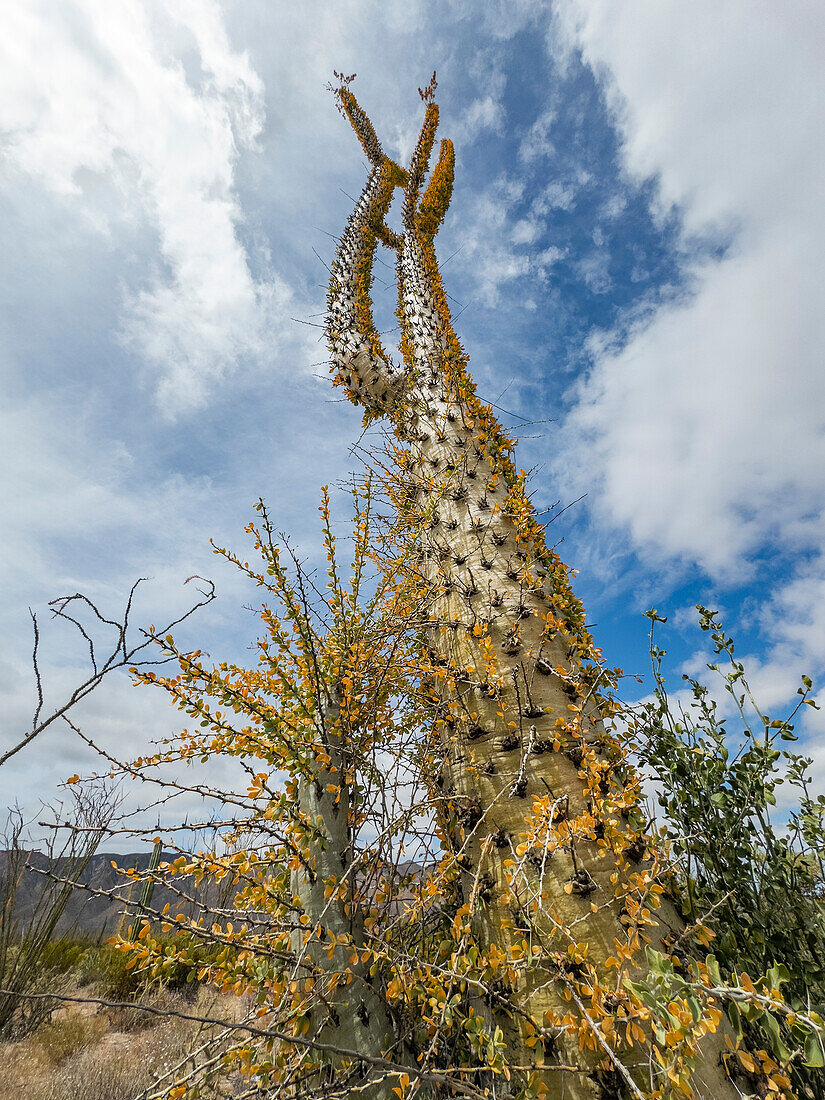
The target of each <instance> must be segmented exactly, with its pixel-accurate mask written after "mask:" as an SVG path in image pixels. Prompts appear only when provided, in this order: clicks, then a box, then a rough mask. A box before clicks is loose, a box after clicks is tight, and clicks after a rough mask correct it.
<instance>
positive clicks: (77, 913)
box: [0, 850, 225, 939]
mask: <svg viewBox="0 0 825 1100" xmlns="http://www.w3.org/2000/svg"><path fill="white" fill-rule="evenodd" d="M178 855H179V853H177V852H164V853H163V854H162V856H161V859H162V860H174V859H176V858H177V856H178ZM25 856H26V867H25V869H24V870H23V873H22V874H21V876H20V881H19V883H18V886H17V895H16V899H15V907H14V910H15V917H16V918H17V919H18V920H19V921H20V925H21V927H25V923H26V920H27V918H28V917H30V916H31V914H32V912H33V910H34V908H35V906H36V905H37V901H38V898H39V897H40V896H41V895H42V891H43V888H44V884H45V882H46V878H45V877H44V873H47V872H48V871H49V870H51V871H52V872H53V873H54V874H56V875H58V876H59V875H60V861H59V860H57V861H55V863H54V864H52V865H51V866H50V860H49V858H48V856H46V855H45V854H44V853H43V852H39V851H36V850H33V851H29V852H26V853H25ZM150 858H151V852H146V851H144V852H139V853H135V854H131V855H123V854H121V853H107V852H98V853H96V854H95V855H93V856H92V857H91V859H90V860H89V862H88V864H87V865H86V868H85V870H84V872H83V874H82V875H81V876H80V880H79V886H78V887H77V888H76V889H75V890H73V891H72V894H71V897H70V898H69V902H68V904H67V906H66V909H65V911H64V913H63V915H62V917H61V918H60V922H59V924H58V926H57V932H58V934H64V933H72V934H76V935H78V936H84V937H90V938H93V939H98V938H100V939H105V938H107V937H108V936H112V935H114V934H115V932H116V931H117V930H118V927H119V926H120V925H121V921H122V920H124V921H125V920H127V919H128V918H124V917H123V913H124V910H129V911H131V912H134V908H135V906H136V905H137V902H138V899H139V897H140V889H141V885H140V883H133V882H131V881H130V880H129V879H128V878H126V877H125V876H124V875H122V874H120V873H119V872H118V871H117V870H116V869H115V867H113V866H112V864H113V863H115V864H117V866H118V867H123V868H129V867H135V868H137V869H138V870H145V869H146V867H148V865H149V860H150ZM8 863H9V853H8V852H7V851H0V881H2V879H3V878H4V877H5V874H6V871H7V868H8ZM176 884H177V887H178V889H179V890H181V891H182V892H183V893H185V894H188V895H189V896H190V897H194V898H195V899H197V900H196V903H195V904H194V905H193V904H189V903H186V902H185V901H182V900H181V898H180V897H179V896H178V894H176V893H174V892H173V891H171V890H170V889H169V888H168V887H166V886H164V885H163V884H161V883H158V884H157V885H156V886H155V889H154V893H153V895H152V901H151V907H152V908H153V909H163V907H164V905H166V903H167V902H168V903H169V905H170V907H171V911H172V913H187V914H192V912H193V910H194V909H199V908H201V905H202V904H203V902H204V901H205V900H206V896H205V894H204V891H203V890H200V891H198V890H196V889H195V888H194V884H193V883H192V881H191V880H189V879H185V878H180V879H176ZM84 887H87V888H88V889H84ZM212 894H213V895H214V894H215V888H214V885H213V887H212ZM210 900H214V899H213V898H211V899H210ZM198 903H200V904H198ZM218 904H221V903H220V902H218ZM223 904H225V902H224V903H223Z"/></svg>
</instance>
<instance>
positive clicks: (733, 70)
mask: <svg viewBox="0 0 825 1100" xmlns="http://www.w3.org/2000/svg"><path fill="white" fill-rule="evenodd" d="M0 53H2V54H3V55H4V56H3V57H2V64H0V204H2V211H3V216H2V226H3V228H2V235H3V248H2V259H0V271H2V300H1V301H0V386H2V395H3V397H2V403H0V459H1V460H2V466H3V470H4V476H3V478H2V482H1V483H0V496H2V515H3V517H4V522H3V534H2V538H0V710H2V712H3V721H2V737H3V744H4V746H5V745H10V744H12V743H13V742H14V741H15V740H17V739H18V737H19V736H20V735H22V733H23V732H25V730H26V729H27V725H28V722H29V721H30V717H31V712H32V710H33V707H34V701H35V692H34V685H33V679H32V671H31V648H32V637H31V618H30V613H29V609H30V608H31V609H32V610H33V611H35V612H36V613H37V614H38V616H39V619H40V626H41V634H42V643H41V644H42V649H41V667H42V672H43V679H44V683H45V686H46V696H47V698H46V703H47V705H48V704H49V702H50V701H54V702H55V703H57V702H59V701H60V700H61V699H62V698H63V696H64V695H65V694H66V692H67V690H70V688H71V686H73V685H74V684H75V683H76V682H78V680H79V679H81V678H83V676H84V675H85V673H84V671H83V670H84V667H85V666H84V658H85V654H84V649H83V646H82V644H80V643H81V642H82V639H78V638H76V637H73V636H72V635H71V632H70V631H69V630H67V629H66V624H62V623H59V622H53V621H50V618H49V612H48V602H49V600H52V599H55V598H57V597H59V596H63V595H67V594H71V593H74V592H78V591H80V592H84V593H86V594H87V595H89V596H90V597H91V598H93V599H94V600H95V601H96V602H97V603H98V604H99V606H100V607H101V608H102V609H103V610H105V611H106V612H108V613H110V614H112V615H116V614H117V613H118V612H119V610H120V608H121V607H122V605H123V603H124V601H125V598H126V595H127V593H128V590H129V588H130V585H131V584H132V583H133V581H134V580H135V579H136V578H138V577H145V578H147V581H146V583H145V584H144V585H142V586H141V595H140V597H139V600H138V603H137V606H136V608H135V621H136V623H138V624H139V623H144V624H148V623H156V624H157V623H161V622H164V621H166V620H169V619H171V618H173V617H174V616H175V614H176V613H177V612H178V611H179V610H180V609H182V608H184V607H185V606H186V605H187V601H188V599H189V597H190V595H191V592H190V589H191V585H190V586H189V587H187V586H186V585H185V584H184V582H185V580H186V578H187V577H189V576H191V575H192V574H200V575H201V576H205V577H210V578H211V579H212V580H214V582H215V584H216V586H217V590H218V594H219V596H218V599H217V600H216V601H215V603H214V604H212V605H211V606H210V607H209V608H208V609H207V610H206V611H205V612H203V613H201V614H199V616H198V617H197V618H196V619H195V620H193V621H192V622H191V623H190V624H188V627H187V628H186V629H185V630H183V631H182V632H181V634H180V639H181V643H182V644H189V643H191V645H193V646H194V645H196V646H198V647H199V648H202V649H204V650H205V651H207V652H209V653H210V654H211V655H212V657H213V658H214V659H215V660H216V661H217V660H222V659H229V660H231V659H235V660H243V659H246V658H247V657H248V656H249V653H248V650H249V646H250V644H251V643H252V642H253V641H254V638H255V636H256V622H255V617H254V613H253V612H252V611H251V610H250V606H251V605H254V603H255V600H256V595H255V592H254V590H252V589H250V588H249V587H248V586H246V585H244V583H243V582H242V579H241V578H240V577H239V576H237V575H236V573H235V572H234V571H233V570H232V569H231V568H230V567H229V566H227V565H226V564H225V563H224V562H222V561H221V560H219V559H217V558H216V557H215V556H214V555H213V553H212V549H211V546H210V539H213V540H214V541H215V542H216V543H217V544H218V545H223V546H227V545H228V546H232V547H234V548H236V549H237V550H238V552H239V553H241V554H242V555H244V554H246V551H247V547H248V540H247V537H246V536H245V535H244V532H243V528H244V525H245V523H246V522H248V521H249V520H250V519H251V518H252V516H253V514H254V513H253V506H254V503H255V502H256V501H257V500H258V498H259V497H264V498H265V499H266V501H267V504H268V506H269V509H270V511H271V513H272V515H273V519H274V523H275V525H276V527H277V528H279V529H282V530H284V531H286V532H288V533H289V534H290V536H291V538H292V540H293V542H294V545H295V547H296V550H297V552H298V553H300V554H301V555H302V556H304V557H305V558H307V559H308V560H309V561H313V560H315V558H317V557H318V555H319V544H320V538H319V531H318V514H317V504H318V499H319V487H320V486H321V485H322V484H330V485H332V486H335V485H336V484H338V483H340V482H342V481H343V480H345V479H346V476H347V473H348V471H350V470H352V469H354V468H356V467H357V465H358V462H357V459H356V458H355V457H354V456H353V455H352V453H351V447H352V445H353V444H355V443H356V441H357V440H358V438H359V436H360V434H361V426H360V417H359V414H358V412H357V410H355V409H354V408H353V407H352V406H351V405H349V404H348V403H346V402H342V401H341V400H340V399H339V391H333V389H332V387H331V385H330V382H329V377H328V368H327V365H326V362H325V359H326V351H325V348H324V346H323V341H322V340H321V339H320V337H321V332H320V330H319V329H318V328H317V327H315V326H317V325H319V324H320V323H321V321H322V312H323V309H324V303H325V283H326V278H327V272H326V267H325V265H326V264H328V263H329V261H330V259H331V257H332V255H333V251H334V245H335V242H334V236H335V234H337V233H338V232H340V230H341V228H342V227H343V224H344V222H345V220H346V217H347V216H348V213H349V211H350V209H351V204H352V196H355V195H357V194H358V192H359V191H360V189H361V187H362V185H363V181H364V179H365V171H366V169H365V164H364V160H363V155H362V154H361V151H360V149H359V147H358V145H357V143H356V141H355V138H354V136H353V134H352V133H351V131H350V130H349V127H348V126H347V125H346V123H345V122H344V120H343V119H342V118H341V117H340V116H339V114H338V113H337V112H336V110H335V106H334V102H333V99H332V97H331V96H330V94H329V92H328V91H327V90H326V88H325V85H326V84H327V82H328V81H330V80H331V79H332V78H333V70H338V71H339V72H345V73H353V72H354V73H357V74H358V75H357V79H356V81H355V83H354V85H353V90H354V91H355V92H356V94H357V96H358V97H359V99H360V101H361V102H362V104H363V106H364V107H365V109H366V110H367V111H368V113H369V114H370V116H371V118H372V120H373V123H374V125H375V127H376V130H377V132H378V134H379V136H380V138H381V140H382V141H383V143H384V146H385V148H386V149H387V151H388V152H390V154H391V155H393V156H395V157H396V158H397V159H404V158H407V157H408V156H409V154H410V152H411V148H412V143H413V142H414V140H415V136H416V134H417V130H418V126H419V124H420V119H421V111H422V108H421V103H420V100H419V97H418V94H417V91H416V89H417V88H418V87H419V86H422V87H423V86H424V85H425V84H426V83H427V81H428V79H429V76H430V73H431V72H432V71H433V69H435V70H436V71H437V74H438V84H439V87H438V101H439V103H440V106H441V134H442V136H449V137H451V138H452V139H453V141H454V143H455V146H456V155H457V166H456V186H455V191H454V197H453V201H452V206H451V208H450V212H449V214H448V217H447V221H446V223H445V225H444V227H443V229H442V230H441V232H440V234H439V241H438V250H439V256H440V258H441V261H442V264H443V276H444V281H445V286H446V289H447V291H448V292H449V294H450V295H451V297H452V300H453V305H454V315H455V317H456V328H457V331H458V333H459V337H460V338H461V340H462V342H463V343H464V345H465V347H466V348H467V350H468V351H469V353H470V362H471V370H472V372H473V374H474V376H475V378H476V380H477V383H478V388H479V392H480V393H481V395H482V396H483V397H484V398H485V399H487V400H493V401H496V402H497V404H499V405H500V406H501V407H502V408H503V409H506V410H507V412H506V413H502V419H503V421H504V422H505V424H507V425H508V426H511V427H512V428H513V430H514V432H515V434H516V435H518V436H519V437H520V440H521V442H520V445H519V451H518V455H519V462H520V464H521V465H522V466H524V467H525V468H528V469H531V470H533V478H534V480H533V488H534V500H535V502H536V504H537V507H539V508H546V507H549V506H551V505H552V504H553V503H554V502H556V501H558V502H560V505H559V506H560V507H564V506H565V505H568V504H571V505H572V506H571V507H570V508H568V509H567V510H566V511H565V512H564V513H563V515H561V516H560V517H559V518H558V519H557V520H556V521H555V522H554V523H553V524H552V525H551V526H550V527H549V528H548V537H549V539H550V541H553V542H556V543H557V544H558V548H559V552H560V553H561V555H562V557H563V558H564V560H565V561H566V562H567V563H568V564H569V565H570V566H571V567H573V568H575V569H577V570H578V571H579V575H578V577H577V579H576V591H577V593H578V594H579V595H580V596H581V598H582V599H583V601H584V603H585V606H586V608H587V616H588V622H590V623H593V624H595V625H594V626H593V633H594V634H595V636H596V639H597V641H598V642H599V643H600V644H601V646H602V648H603V650H604V653H605V657H606V659H607V661H608V663H609V664H611V665H619V666H621V667H622V668H623V669H624V670H625V672H626V673H627V679H626V680H625V681H623V686H622V690H623V693H624V694H625V697H626V698H628V699H636V698H640V697H641V696H643V695H644V693H645V692H646V691H648V690H649V688H650V683H649V678H648V679H647V680H645V681H644V682H643V683H642V684H639V683H637V681H636V680H635V679H634V677H635V676H637V675H638V676H645V674H646V672H647V670H648V660H647V628H648V625H649V623H648V621H647V620H646V619H645V618H644V615H643V613H644V611H645V610H646V609H647V608H650V607H656V608H657V609H658V610H659V612H660V613H661V614H666V615H668V617H669V622H668V625H667V628H666V631H665V632H664V633H663V634H662V637H661V640H662V643H663V644H664V645H665V646H666V648H667V649H668V651H669V657H668V668H669V672H670V674H671V675H672V677H673V682H674V683H675V684H676V685H677V686H678V684H679V683H680V680H679V677H680V674H681V673H683V672H688V673H691V674H693V673H696V672H701V671H702V670H703V669H704V665H705V662H706V661H707V660H708V659H709V657H708V654H707V651H706V647H705V638H704V636H703V635H702V634H701V633H700V632H699V631H698V629H697V626H696V613H695V612H694V611H693V607H694V605H695V604H696V603H697V602H700V603H702V604H705V605H708V606H711V607H714V608H719V609H720V610H721V611H722V612H723V615H724V621H725V623H726V626H727V627H728V629H729V631H730V632H731V633H733V635H734V636H735V637H736V639H737V642H738V651H739V653H740V655H741V656H742V657H743V658H744V659H745V662H746V665H747V668H748V670H749V673H750V679H751V682H752V685H753V687H754V690H755V693H756V695H757V697H758V699H759V700H760V702H761V703H762V704H763V706H764V707H765V708H767V709H768V710H770V711H771V712H772V713H775V714H776V715H777V716H783V714H784V710H785V708H786V707H787V706H788V703H789V701H791V700H793V698H794V696H795V693H796V689H797V687H798V685H799V677H800V675H801V674H802V673H806V674H808V675H810V676H812V677H813V678H814V681H815V683H816V682H817V680H818V681H819V682H820V683H821V682H822V678H823V672H825V556H823V544H824V543H825V540H824V539H823V535H825V474H824V473H823V471H825V371H823V369H822V364H821V359H822V348H823V346H825V308H823V307H825V300H823V299H824V298H825V294H823V271H825V215H823V207H822V201H821V196H822V194H823V192H825V142H823V137H822V134H823V113H825V69H823V66H822V64H821V59H822V57H823V56H825V8H823V6H822V5H821V3H819V2H818V0H786V3H784V4H782V5H776V4H773V3H770V2H769V0H694V2H693V3H691V4H689V5H685V4H683V3H680V2H678V0H555V2H552V3H550V2H540V0H529V2H528V0H509V2H507V3H494V2H489V0H486V2H484V3H480V2H476V3H471V2H469V0H453V2H446V0H380V2H374V0H335V2H330V0H324V2H323V3H320V2H318V0H304V2H303V3H301V4H297V5H296V4H290V3H286V2H285V0H275V2H273V0H243V2H242V3H241V2H237V3H236V2H229V0H227V2H218V0H118V2H117V3H111V2H110V0H31V2H30V3H28V4H25V5H17V6H16V7H14V8H13V9H11V10H10V11H9V13H8V15H7V18H6V25H5V33H4V35H3V38H2V41H0ZM382 258H383V259H384V260H385V261H386V262H391V257H390V256H389V255H385V256H384V257H382ZM377 274H378V280H377V281H376V288H375V297H376V312H377V317H378V320H379V323H380V324H382V325H385V326H386V327H389V326H390V325H391V324H392V323H393V317H392V311H393V308H394V290H393V289H392V285H391V284H392V279H391V272H390V270H389V269H382V268H381V267H380V266H379V267H378V268H377ZM384 276H386V280H385V282H386V285H382V280H383V277H384ZM387 341H388V342H391V337H388V338H387ZM579 498H582V499H579ZM574 501H578V503H575V504H572V502H574ZM342 529H343V527H342ZM823 713H825V712H823ZM78 720H79V721H82V724H83V728H84V729H85V730H86V732H87V733H88V734H89V735H90V736H92V737H93V738H94V739H96V740H97V741H98V742H99V743H100V744H102V745H105V746H107V747H108V748H109V749H111V750H112V751H114V752H115V753H120V754H123V755H129V754H130V753H131V754H133V755H135V754H137V753H139V752H140V751H141V750H142V749H143V748H144V747H145V745H146V744H148V743H149V741H150V740H152V739H156V738H160V737H162V736H164V735H165V734H167V733H168V732H170V731H171V730H173V729H175V728H176V725H178V723H177V719H176V714H175V712H174V711H170V709H169V707H168V704H167V701H166V699H165V697H164V696H163V695H162V693H160V692H152V691H150V690H148V689H144V688H134V687H133V686H131V684H130V683H129V682H128V679H127V678H126V677H121V678H118V677H112V678H110V680H109V681H108V682H107V683H105V684H104V685H103V686H102V687H101V689H100V690H99V691H98V692H96V693H95V694H94V695H93V696H92V697H90V699H89V700H88V702H87V704H85V705H84V709H83V711H82V712H79V713H78ZM58 726H59V724H56V725H55V726H54V727H52V728H51V729H50V730H49V731H48V732H47V733H44V734H43V735H42V737H41V738H39V739H38V740H36V741H34V742H33V743H32V744H31V745H30V746H29V747H28V748H27V749H25V750H24V751H23V752H21V753H19V754H18V755H17V756H16V757H15V758H14V759H13V760H12V761H9V762H8V763H7V764H6V765H5V766H4V767H3V768H2V769H0V801H2V803H3V805H10V804H12V803H14V802H15V801H16V802H18V803H19V804H20V805H21V806H22V807H23V809H24V811H25V812H26V814H27V816H29V817H31V818H33V819H36V818H37V817H38V815H39V814H41V816H42V813H41V811H40V808H39V807H40V804H41V803H42V802H44V801H49V800H51V799H54V798H56V797H57V798H59V797H63V796H64V795H65V788H62V787H61V784H62V782H63V781H64V780H65V779H66V778H67V777H68V776H70V775H72V774H73V773H77V772H79V773H81V774H86V773H88V772H89V771H91V770H94V769H95V768H96V767H97V766H98V764H97V763H96V761H95V760H94V759H93V756H92V754H91V752H90V750H88V749H87V748H85V747H84V746H83V745H82V744H81V743H80V742H79V741H78V740H77V738H75V737H74V736H73V735H72V734H71V733H70V731H69V730H68V729H66V728H58ZM800 732H801V734H802V744H803V746H804V747H805V750H806V751H808V752H809V753H810V755H811V756H812V757H813V758H814V761H815V765H814V767H815V772H816V775H817V781H818V782H819V785H820V789H825V723H823V721H822V715H821V714H816V713H815V712H813V711H811V712H810V713H809V715H808V717H807V718H806V720H805V721H804V723H803V724H802V725H801V726H800ZM61 792H62V793H61ZM189 808H190V809H191V812H192V814H193V815H194V816H197V814H198V806H197V805H196V803H195V801H193V802H192V805H191V807H189ZM132 846H134V845H133V844H132Z"/></svg>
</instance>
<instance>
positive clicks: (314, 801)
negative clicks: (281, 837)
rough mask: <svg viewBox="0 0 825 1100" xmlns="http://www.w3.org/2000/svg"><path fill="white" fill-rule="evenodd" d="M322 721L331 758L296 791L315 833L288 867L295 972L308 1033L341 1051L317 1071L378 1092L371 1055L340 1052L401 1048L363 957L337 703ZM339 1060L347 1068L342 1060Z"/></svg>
mask: <svg viewBox="0 0 825 1100" xmlns="http://www.w3.org/2000/svg"><path fill="white" fill-rule="evenodd" d="M321 725H322V731H319V732H322V736H323V743H324V747H325V749H326V752H327V755H328V756H329V763H328V764H326V765H325V766H322V765H316V769H315V772H314V775H313V776H312V777H311V778H310V777H306V778H304V779H302V781H301V784H300V787H299V793H298V808H299V809H300V811H301V812H302V814H303V815H305V817H306V820H307V821H308V822H309V823H310V824H311V825H313V826H315V827H316V828H317V830H318V834H319V836H318V838H317V839H315V840H314V842H313V843H312V845H311V848H310V849H309V851H308V864H302V865H301V866H300V867H299V868H298V869H296V870H294V871H293V872H292V892H293V895H294V896H296V897H297V898H298V899H299V900H300V904H301V908H302V910H303V913H304V914H305V916H306V918H307V921H306V925H305V927H306V932H304V931H300V930H296V931H295V932H294V933H293V937H292V939H293V950H294V952H295V955H296V958H297V960H298V961H297V964H296V969H295V974H294V978H295V980H296V981H297V982H299V983H302V982H303V981H304V980H305V979H311V983H310V985H308V987H307V988H311V989H312V998H311V1004H312V1007H311V1010H310V1012H309V1014H308V1016H309V1020H308V1027H307V1028H306V1033H307V1034H308V1035H310V1036H311V1038H312V1039H313V1040H314V1041H315V1042H316V1043H323V1044H329V1045H330V1046H332V1047H334V1048H337V1049H338V1050H340V1052H341V1054H340V1055H336V1054H335V1053H334V1052H330V1053H329V1054H327V1055H325V1059H326V1069H322V1070H319V1074H326V1079H327V1081H328V1082H332V1081H341V1080H344V1079H346V1080H348V1081H349V1082H350V1083H351V1084H352V1085H353V1086H356V1085H357V1086H358V1095H359V1097H360V1096H363V1097H364V1098H365V1100H382V1098H383V1097H385V1096H386V1095H387V1087H388V1086H387V1078H386V1074H385V1071H384V1070H382V1069H381V1068H380V1066H376V1064H374V1063H371V1062H369V1061H365V1062H363V1063H361V1065H360V1066H358V1065H356V1066H355V1067H354V1068H353V1067H352V1062H353V1059H351V1058H350V1057H349V1056H348V1055H346V1054H344V1052H353V1051H355V1052H357V1053H358V1054H359V1055H361V1056H362V1057H363V1058H365V1059H370V1058H375V1059H380V1058H382V1057H386V1056H387V1055H388V1054H390V1055H391V1054H392V1052H393V1051H395V1053H396V1055H398V1054H399V1053H401V1054H402V1056H403V1052H399V1051H398V1049H397V1048H398V1044H397V1042H396V1036H395V1031H394V1026H393V1021H392V1018H391V1016H390V1014H389V1011H388V1008H387V1005H386V1002H385V1001H384V1000H382V998H381V997H380V996H379V994H378V993H377V992H376V990H375V989H374V988H373V984H372V979H371V977H370V972H369V971H370V962H369V960H366V961H365V960H364V959H363V958H362V956H364V952H365V949H366V948H367V946H368V945H367V942H366V937H365V935H364V923H363V917H362V909H361V906H360V905H359V903H358V899H357V884H356V881H355V868H354V865H353V851H352V837H351V816H350V811H351V806H350V793H349V788H348V787H347V785H346V784H345V783H344V782H343V776H344V775H345V772H346V763H345V761H344V759H343V752H342V746H341V744H340V740H339V738H338V735H337V732H336V728H337V726H338V715H337V708H336V707H335V706H330V707H328V708H327V709H326V710H325V713H324V716H323V721H322V723H321ZM319 927H320V928H321V929H323V932H322V933H321V934H320V935H319V934H318V929H319ZM342 977H343V980H341V979H342ZM339 981H340V984H338V983H339ZM345 1062H346V1063H347V1064H348V1065H349V1067H350V1068H348V1069H347V1070H346V1071H344V1070H343V1069H342V1068H341V1067H342V1065H343V1063H345Z"/></svg>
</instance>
